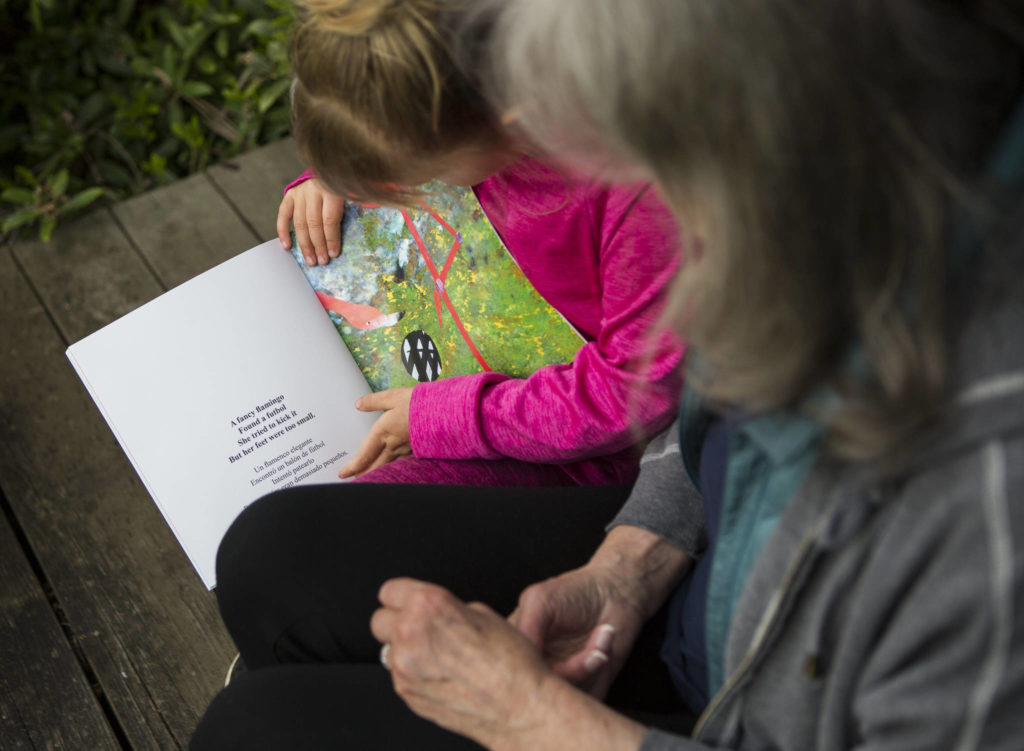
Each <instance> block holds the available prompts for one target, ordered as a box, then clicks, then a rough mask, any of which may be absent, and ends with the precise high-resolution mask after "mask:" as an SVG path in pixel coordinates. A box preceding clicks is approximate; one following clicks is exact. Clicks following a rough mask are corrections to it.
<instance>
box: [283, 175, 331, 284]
mask: <svg viewBox="0 0 1024 751" xmlns="http://www.w3.org/2000/svg"><path fill="white" fill-rule="evenodd" d="M284 190H285V193H284V198H282V199H281V206H280V207H279V208H278V210H277V237H278V239H279V240H280V241H281V245H282V246H283V247H284V248H286V249H287V248H290V247H291V244H292V242H291V235H290V233H289V231H288V230H289V229H290V226H291V223H292V222H293V221H294V223H295V239H296V240H298V243H299V247H300V248H301V249H302V254H303V256H304V257H305V259H306V264H307V265H309V266H313V265H315V264H316V263H317V262H319V263H320V265H321V266H323V265H324V264H326V263H327V261H328V259H329V258H337V257H338V255H339V254H340V253H341V219H342V216H344V214H345V200H344V199H343V198H339V197H338V196H336V195H334V194H333V193H331V192H330V191H329V190H327V188H325V187H324V186H323V184H322V183H321V182H320V181H319V180H317V179H316V176H315V175H313V173H312V172H310V171H309V170H307V171H306V172H304V173H302V175H301V176H300V177H299V178H298V179H296V180H295V181H294V182H292V183H290V184H289V185H288V186H287V187H286V188H285V189H284Z"/></svg>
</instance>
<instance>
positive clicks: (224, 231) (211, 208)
mask: <svg viewBox="0 0 1024 751" xmlns="http://www.w3.org/2000/svg"><path fill="white" fill-rule="evenodd" d="M114 215H115V216H116V217H117V218H118V220H119V221H120V222H121V224H122V226H123V228H124V230H125V232H126V233H127V234H128V236H129V237H130V238H131V240H132V242H133V243H134V244H135V246H136V247H137V248H138V249H139V250H140V251H141V252H142V255H143V256H144V257H145V258H146V260H147V261H148V262H149V263H150V264H151V265H152V267H153V270H154V271H155V272H156V274H157V277H158V278H159V279H160V280H161V282H163V284H164V285H165V286H166V287H175V286H177V285H179V284H181V283H182V282H184V281H187V280H188V279H191V278H192V277H193V276H195V275H196V274H199V273H201V272H203V271H206V270H207V269H209V268H211V267H212V266H216V265H217V264H218V263H220V262H221V261H225V260H227V259H228V258H230V257H231V256H234V255H237V254H238V253H241V252H242V251H243V250H247V249H248V248H251V247H252V246H253V245H256V244H257V237H256V235H255V234H253V232H252V230H250V229H249V228H248V227H247V226H246V225H245V223H244V222H243V221H242V220H241V218H240V217H239V216H238V214H237V213H236V212H235V210H234V208H233V207H232V206H231V205H230V204H229V203H228V202H227V201H225V200H224V197H223V196H222V195H221V194H220V193H219V192H218V191H217V189H216V188H215V187H214V185H213V183H212V182H211V181H210V179H209V178H208V177H207V176H206V175H205V174H203V175H193V176H191V177H187V178H185V179H184V180H179V181H177V182H175V183H173V184H171V185H168V186H167V187H165V188H160V189H159V190H153V191H150V192H149V193H144V194H143V195H141V196H136V197H135V198H131V199H129V200H127V201H124V202H122V203H119V204H117V205H116V206H114Z"/></svg>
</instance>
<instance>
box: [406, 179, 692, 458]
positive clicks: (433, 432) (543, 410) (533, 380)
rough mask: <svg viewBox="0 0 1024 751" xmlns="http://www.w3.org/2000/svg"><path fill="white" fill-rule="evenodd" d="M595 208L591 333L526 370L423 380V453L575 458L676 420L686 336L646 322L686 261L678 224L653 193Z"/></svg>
mask: <svg viewBox="0 0 1024 751" xmlns="http://www.w3.org/2000/svg"><path fill="white" fill-rule="evenodd" d="M616 202H618V206H616V205H615V203H616ZM598 208H599V209H600V211H599V212H598V213H599V214H600V215H601V216H602V217H603V220H602V221H601V222H600V223H596V226H595V234H596V237H598V238H599V243H600V251H599V252H600V272H599V273H600V279H599V283H600V294H601V309H602V316H601V322H600V328H599V331H598V332H597V334H596V338H595V340H594V341H591V342H588V343H587V344H586V345H584V347H583V348H582V349H581V350H580V351H579V353H578V354H577V356H576V358H575V359H574V361H573V362H572V363H571V364H568V365H555V366H548V367H546V368H542V369H541V370H539V371H537V372H536V373H534V374H533V375H531V376H530V377H529V378H526V379H511V378H508V377H506V376H503V375H499V374H494V373H482V374H478V375H473V376H463V377H454V378H448V379H443V380H441V381H436V382H433V383H423V384H419V385H418V386H416V388H415V389H414V390H413V394H412V401H411V409H410V433H411V446H412V450H413V454H414V455H415V456H417V457H421V458H437V459H470V458H488V459H491V458H498V457H503V456H504V457H511V458H516V459H523V460H527V461H534V462H567V461H575V460H581V459H589V458H593V457H598V456H607V455H610V454H613V453H616V452H618V451H621V450H623V449H626V448H628V447H630V446H632V445H634V444H636V443H637V442H638V440H640V439H641V438H643V437H647V436H650V435H651V434H653V433H654V432H657V431H658V430H659V429H661V428H663V427H664V426H665V425H667V424H668V423H669V422H670V421H671V419H672V416H673V414H674V412H675V408H676V405H677V404H678V400H679V394H680V391H681V375H680V368H679V365H680V361H681V358H682V353H683V346H682V343H681V342H679V341H678V339H677V338H675V337H673V336H671V335H669V334H667V333H666V334H664V335H662V336H660V337H657V338H656V339H651V338H650V332H651V330H652V329H653V327H654V326H655V324H656V322H657V319H658V315H659V314H660V312H661V306H662V301H663V300H664V297H665V293H666V292H667V289H668V286H669V284H670V282H671V280H672V278H673V276H674V274H675V269H676V268H677V266H678V262H679V259H680V241H679V240H678V233H677V232H676V231H675V225H674V222H672V220H671V215H670V214H669V212H668V211H667V209H665V207H664V206H663V204H662V203H661V201H660V200H659V199H658V198H657V197H656V196H655V194H654V193H653V191H645V192H643V193H642V194H640V195H639V196H637V195H636V194H635V193H633V194H627V193H626V192H625V191H622V190H619V192H618V193H617V194H616V195H615V196H613V197H611V198H609V199H608V201H607V203H606V204H603V205H602V206H600V207H598ZM602 230H604V232H603V234H602Z"/></svg>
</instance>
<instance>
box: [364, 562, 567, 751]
mask: <svg viewBox="0 0 1024 751" xmlns="http://www.w3.org/2000/svg"><path fill="white" fill-rule="evenodd" d="M379 598H380V602H381V607H380V609H378V610H377V611H376V612H375V613H374V614H373V618H372V619H371V621H370V628H371V630H372V632H373V635H374V637H376V638H377V639H378V640H379V641H380V642H382V643H384V644H388V645H390V646H389V648H388V664H389V666H390V670H391V676H392V681H393V683H394V687H395V690H396V691H397V692H398V694H399V696H401V697H402V699H403V700H404V701H405V702H406V703H407V704H408V705H409V707H410V708H411V709H412V710H413V711H414V712H416V714H418V715H420V716H422V717H424V718H426V719H428V720H431V721H433V722H435V723H437V724H439V725H441V726H443V727H446V728H448V729H449V730H452V731H454V732H457V733H461V734H462V735H466V736H469V737H471V738H473V739H475V740H477V741H478V742H480V743H482V744H483V745H485V746H488V747H489V748H494V747H497V746H501V747H512V748H530V747H531V746H532V741H530V740H529V738H531V737H533V735H532V734H534V733H537V732H540V733H544V726H545V724H546V723H548V722H549V721H550V719H551V717H550V702H546V701H545V698H544V697H545V694H546V689H545V685H546V684H547V683H548V682H550V681H554V682H556V683H560V681H559V680H558V679H557V677H555V676H554V675H553V674H552V673H551V671H550V670H549V669H548V668H547V666H546V665H545V664H544V661H543V660H542V659H541V657H540V655H539V654H538V653H537V651H536V650H535V649H534V648H533V645H531V644H530V642H529V641H528V640H527V639H526V638H525V637H524V636H523V635H522V634H521V633H519V632H518V631H517V630H516V629H514V628H513V627H512V626H511V625H509V623H508V622H507V621H506V620H505V619H504V618H502V617H501V616H499V615H498V614H497V613H495V612H494V611H493V610H491V609H490V608H488V607H487V606H485V605H482V604H479V603H471V604H466V603H463V602H461V601H460V600H459V599H458V598H456V597H455V596H454V595H452V594H451V593H450V592H448V591H447V590H445V589H443V588H442V587H439V586H437V585H434V584H428V583H426V582H421V581H416V580H413V579H392V580H390V581H387V582H385V583H384V585H383V586H382V587H381V589H380V594H379Z"/></svg>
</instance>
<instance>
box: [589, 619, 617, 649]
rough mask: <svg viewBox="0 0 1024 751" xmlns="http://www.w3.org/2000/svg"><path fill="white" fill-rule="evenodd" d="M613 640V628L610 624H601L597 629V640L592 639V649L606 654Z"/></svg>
mask: <svg viewBox="0 0 1024 751" xmlns="http://www.w3.org/2000/svg"><path fill="white" fill-rule="evenodd" d="M614 638H615V626H613V625H612V624H610V623H603V624H601V625H600V626H598V627H597V638H596V639H594V649H599V650H601V651H602V652H608V651H609V650H610V649H611V646H612V639H614Z"/></svg>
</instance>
